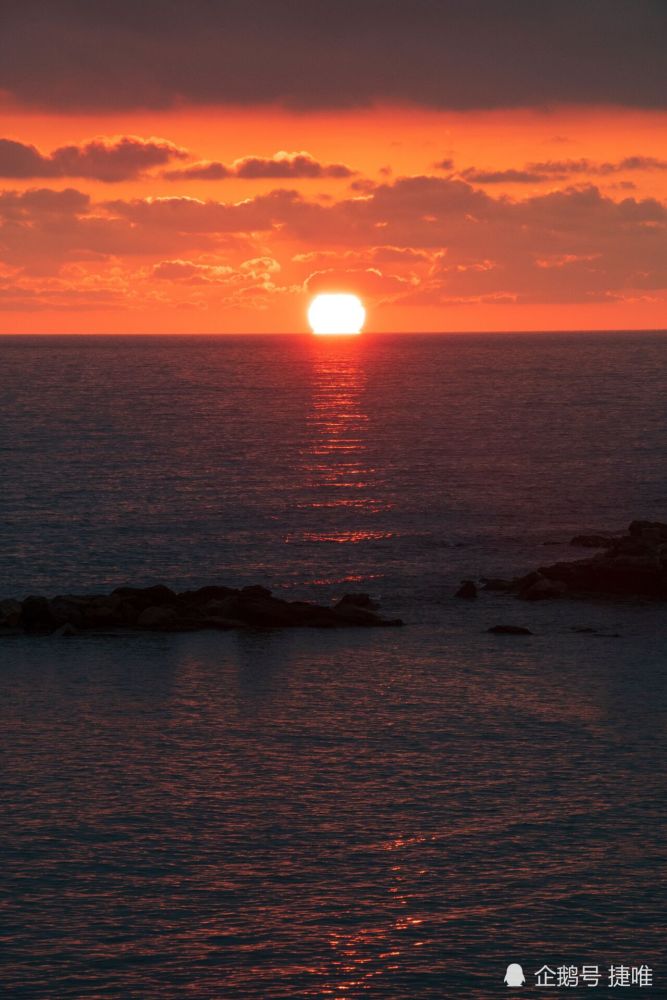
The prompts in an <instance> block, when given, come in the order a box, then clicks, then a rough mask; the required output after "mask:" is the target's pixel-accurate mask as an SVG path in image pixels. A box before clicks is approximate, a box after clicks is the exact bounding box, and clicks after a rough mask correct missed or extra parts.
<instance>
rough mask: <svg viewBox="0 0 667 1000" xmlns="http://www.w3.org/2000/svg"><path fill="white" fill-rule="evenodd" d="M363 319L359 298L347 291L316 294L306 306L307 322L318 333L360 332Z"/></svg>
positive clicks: (363, 311)
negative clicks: (307, 306)
mask: <svg viewBox="0 0 667 1000" xmlns="http://www.w3.org/2000/svg"><path fill="white" fill-rule="evenodd" d="M365 320H366V310H365V309H364V307H363V305H362V302H361V299H359V298H358V296H356V295H350V294H348V293H342V292H337V293H335V294H326V295H316V296H315V298H314V299H313V301H312V302H311V303H310V306H309V308H308V322H309V323H310V327H311V329H312V331H313V333H316V334H318V335H326V334H341V333H342V334H356V333H361V329H362V327H363V325H364V322H365Z"/></svg>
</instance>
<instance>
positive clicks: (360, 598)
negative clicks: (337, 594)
mask: <svg viewBox="0 0 667 1000" xmlns="http://www.w3.org/2000/svg"><path fill="white" fill-rule="evenodd" d="M344 604H352V605H354V607H356V608H368V609H369V610H370V611H377V609H378V608H379V607H380V605H379V604H378V602H377V601H374V600H373V598H372V597H371V595H370V594H343V596H342V597H341V599H340V601H338V603H337V604H336V605H334V606H335V607H336V608H340V607H342V606H343V605H344Z"/></svg>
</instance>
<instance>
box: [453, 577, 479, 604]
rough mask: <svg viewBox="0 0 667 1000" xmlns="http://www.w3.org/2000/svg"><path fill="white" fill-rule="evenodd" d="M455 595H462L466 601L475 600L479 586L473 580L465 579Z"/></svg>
mask: <svg viewBox="0 0 667 1000" xmlns="http://www.w3.org/2000/svg"><path fill="white" fill-rule="evenodd" d="M454 596H455V597H462V598H464V599H465V600H466V601H474V599H475V598H476V597H477V587H476V586H475V584H474V583H473V582H472V580H464V581H463V582H462V584H461V586H460V587H459V589H458V590H457V591H456V594H455V595H454Z"/></svg>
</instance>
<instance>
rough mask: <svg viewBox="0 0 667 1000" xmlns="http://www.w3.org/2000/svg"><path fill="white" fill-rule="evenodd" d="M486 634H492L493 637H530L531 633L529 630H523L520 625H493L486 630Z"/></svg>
mask: <svg viewBox="0 0 667 1000" xmlns="http://www.w3.org/2000/svg"><path fill="white" fill-rule="evenodd" d="M487 632H493V633H494V634H495V635H532V634H533V633H532V632H531V631H530V629H529V628H524V627H523V626H522V625H493V626H492V627H491V628H489V629H487Z"/></svg>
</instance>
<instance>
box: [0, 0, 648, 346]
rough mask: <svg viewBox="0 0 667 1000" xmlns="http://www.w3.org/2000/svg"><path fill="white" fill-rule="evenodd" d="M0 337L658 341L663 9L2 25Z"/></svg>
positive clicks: (32, 2)
mask: <svg viewBox="0 0 667 1000" xmlns="http://www.w3.org/2000/svg"><path fill="white" fill-rule="evenodd" d="M2 21H3V24H2V33H1V35H0V189H1V190H0V310H1V311H0V331H2V332H5V333H24V332H25V333H67V332H73V333H85V332H100V333H113V332H119V333H123V332H129V333H160V332H165V333H170V332H174V333H177V332H178V333H187V332H193V333H198V332H199V333H204V332H206V333H216V332H223V333H224V332H233V331H239V332H255V331H257V332H262V331H265V332H273V331H301V330H305V329H306V328H307V325H306V310H307V306H308V302H309V300H310V298H312V295H313V293H315V292H316V291H322V290H324V291H345V292H355V293H357V294H359V295H360V296H361V297H362V298H363V300H364V302H365V304H366V307H367V310H368V325H367V328H368V329H369V330H387V331H390V330H399V331H414V330H423V331H450V330H451V331H460V330H539V329H604V328H616V329H631V328H664V327H665V326H667V322H666V319H665V317H666V309H665V306H666V304H667V238H666V231H667V86H666V85H665V80H666V79H667V65H666V62H667V60H666V57H665V52H666V51H667V4H665V3H664V2H661V0H655V2H652V0H579V2H572V0H560V2H552V0H544V2H541V3H534V2H532V3H529V2H523V0H505V2H502V3H498V2H495V3H492V2H489V0H487V2H484V0H466V2H458V3H454V2H451V3H450V2H429V0H411V2H409V3H408V2H403V0H402V2H392V0H356V2H351V0H337V2H336V3H333V2H317V0H270V2H267V0H255V2H251V0H246V2H244V3H241V2H237V0H226V2H222V0H220V2H214V0H190V2H189V3H178V2H168V0H163V2H156V0H146V2H142V3H138V2H137V0H134V2H132V3H130V2H125V0H116V2H114V3H111V2H96V3H90V2H87V3H85V2H61V0H55V2H46V0H44V2H39V0H26V2H22V3H19V2H14V0H9V2H7V3H6V4H3V11H2Z"/></svg>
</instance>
